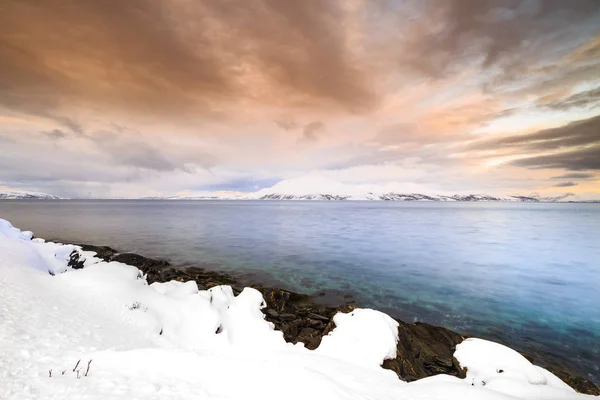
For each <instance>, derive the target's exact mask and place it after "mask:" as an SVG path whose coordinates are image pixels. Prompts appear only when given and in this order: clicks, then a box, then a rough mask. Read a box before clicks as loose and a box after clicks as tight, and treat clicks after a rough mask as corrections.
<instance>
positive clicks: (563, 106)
mask: <svg viewBox="0 0 600 400" xmlns="http://www.w3.org/2000/svg"><path fill="white" fill-rule="evenodd" d="M599 106H600V87H598V88H595V89H591V90H587V91H584V92H581V93H576V94H574V95H571V96H569V97H566V98H563V99H559V100H554V101H550V102H546V103H542V104H539V105H538V107H541V108H547V109H550V110H560V111H563V110H570V109H572V108H595V107H599Z"/></svg>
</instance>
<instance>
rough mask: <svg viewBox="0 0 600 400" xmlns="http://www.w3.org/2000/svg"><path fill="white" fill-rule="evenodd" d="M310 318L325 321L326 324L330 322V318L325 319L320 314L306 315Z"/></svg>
mask: <svg viewBox="0 0 600 400" xmlns="http://www.w3.org/2000/svg"><path fill="white" fill-rule="evenodd" d="M306 316H307V317H308V318H312V319H316V320H320V321H324V322H329V319H330V317H325V316H323V315H319V314H315V313H308V314H307V315H306Z"/></svg>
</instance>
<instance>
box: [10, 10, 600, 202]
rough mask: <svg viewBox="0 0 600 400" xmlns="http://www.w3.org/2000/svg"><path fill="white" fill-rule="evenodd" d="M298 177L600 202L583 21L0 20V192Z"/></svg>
mask: <svg viewBox="0 0 600 400" xmlns="http://www.w3.org/2000/svg"><path fill="white" fill-rule="evenodd" d="M307 176H309V177H311V176H314V177H320V178H327V179H332V180H335V181H339V182H342V183H345V184H382V185H383V184H388V183H390V182H397V183H399V184H401V185H406V187H407V188H415V187H418V188H422V189H423V191H424V192H436V191H438V192H456V193H464V192H477V193H489V194H531V193H539V194H542V195H551V194H560V193H567V192H570V193H575V194H581V195H588V196H596V197H597V198H598V197H600V2H598V1H597V0H569V1H564V0H444V1H429V0H414V1H409V0H398V1H392V0H348V1H333V0H332V1H321V0H303V1H285V0H252V1H248V0H224V1H213V0H130V1H121V0H45V1H35V0H31V1H30V0H2V2H0V188H4V189H19V190H34V191H42V192H47V193H52V194H56V195H59V196H65V197H95V198H98V197H144V196H169V195H175V194H199V193H205V192H218V193H238V192H252V191H256V190H259V189H262V188H265V187H270V186H272V185H274V184H276V183H277V182H279V181H281V180H286V179H294V178H299V177H307Z"/></svg>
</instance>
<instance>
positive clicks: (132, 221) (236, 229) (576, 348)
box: [0, 200, 600, 382]
mask: <svg viewBox="0 0 600 400" xmlns="http://www.w3.org/2000/svg"><path fill="white" fill-rule="evenodd" d="M0 218H4V219H8V220H9V221H11V222H12V223H13V225H15V226H17V227H19V228H21V229H27V230H32V231H33V232H34V233H35V234H36V236H38V237H44V238H53V239H60V240H62V241H65V242H79V243H90V244H104V245H109V246H111V247H115V248H117V249H120V250H127V251H133V252H138V253H140V254H143V255H146V256H149V257H162V258H166V259H169V260H172V261H173V262H174V263H176V264H181V265H198V264H201V265H205V266H209V267H211V268H215V269H219V270H223V271H228V272H233V273H238V274H243V275H244V276H251V277H252V276H254V277H260V279H261V280H263V281H267V282H268V283H270V284H274V285H280V286H282V287H286V288H288V289H291V290H296V291H300V292H304V293H309V294H318V293H319V292H322V291H327V292H330V293H348V294H352V295H353V296H354V298H355V299H356V301H357V302H358V304H360V305H361V306H366V307H373V308H377V309H380V310H383V311H386V312H389V313H391V314H392V315H394V316H397V317H399V318H402V319H404V320H406V321H417V320H418V321H425V322H430V323H434V324H438V325H443V326H445V327H448V328H450V329H454V330H457V331H459V332H463V333H468V334H473V335H477V336H481V337H485V338H490V339H494V340H498V341H501V342H504V343H507V344H509V345H511V346H512V347H514V348H517V349H519V350H521V351H525V352H528V353H532V354H539V353H546V354H549V355H551V356H552V357H551V359H552V360H553V361H558V362H560V363H561V364H563V365H566V366H568V367H569V368H571V369H572V370H574V371H575V372H578V373H579V374H581V375H584V374H587V375H588V376H589V377H590V378H592V379H593V380H594V381H596V382H599V381H600V370H599V365H600V204H530V203H515V204H513V203H422V202H419V203H416V202H406V203H403V202H367V201H365V202H300V201H298V202H296V201H286V202H275V201H272V202H265V201H213V202H210V201H116V200H113V201H91V200H88V201H1V202H0Z"/></svg>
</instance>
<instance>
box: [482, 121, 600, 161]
mask: <svg viewBox="0 0 600 400" xmlns="http://www.w3.org/2000/svg"><path fill="white" fill-rule="evenodd" d="M599 144H600V115H599V116H596V117H591V118H588V119H585V120H579V121H574V122H571V123H569V124H566V125H563V126H559V127H557V128H551V129H543V130H540V131H537V132H534V133H531V134H519V135H510V136H504V137H499V138H494V139H489V140H484V141H479V142H476V143H475V144H474V145H473V148H476V149H496V148H499V147H500V148H502V147H503V148H518V149H520V151H522V152H532V151H542V150H555V149H560V148H565V147H576V146H587V145H599Z"/></svg>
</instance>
